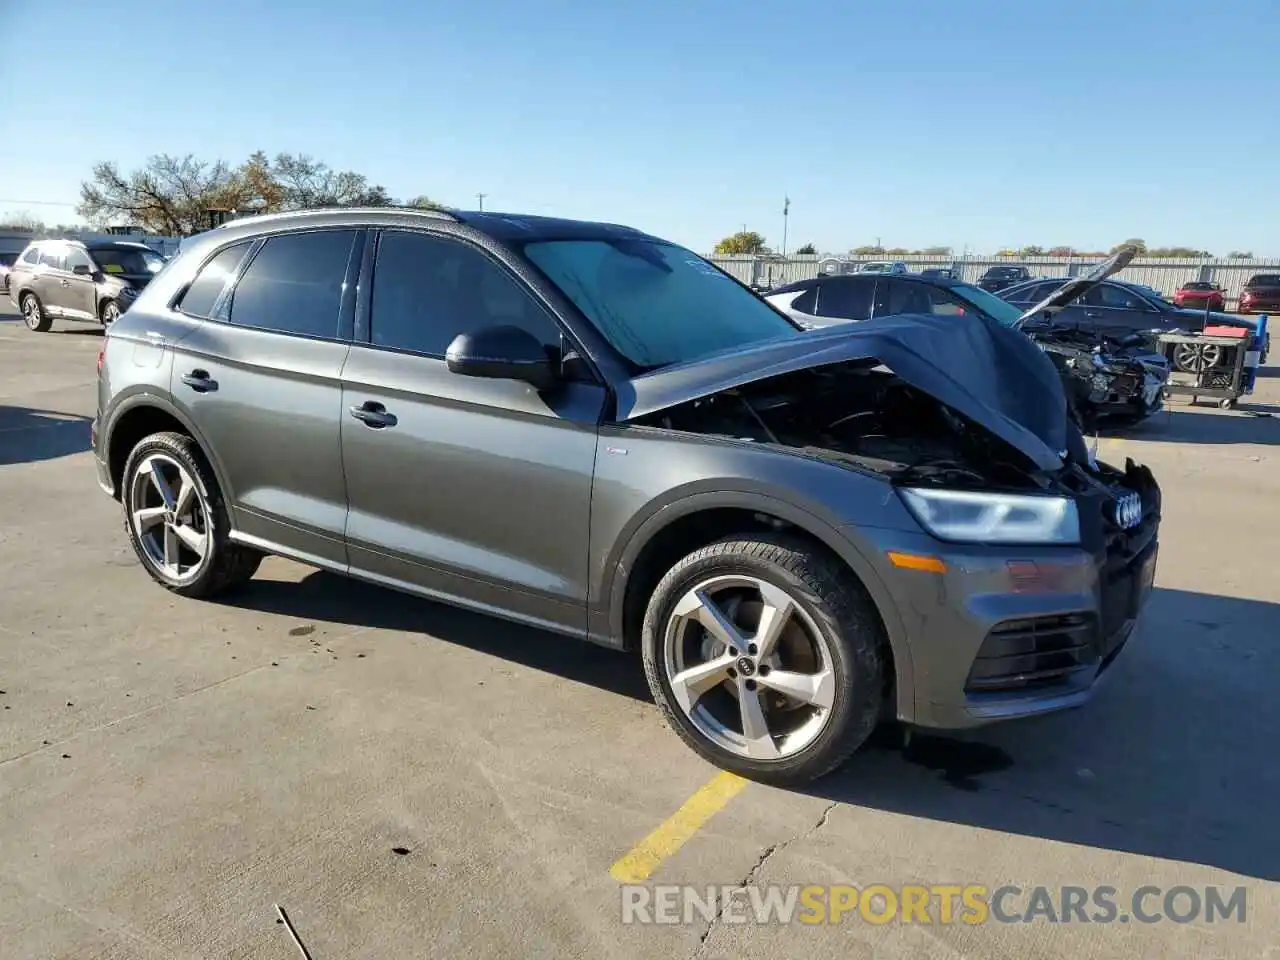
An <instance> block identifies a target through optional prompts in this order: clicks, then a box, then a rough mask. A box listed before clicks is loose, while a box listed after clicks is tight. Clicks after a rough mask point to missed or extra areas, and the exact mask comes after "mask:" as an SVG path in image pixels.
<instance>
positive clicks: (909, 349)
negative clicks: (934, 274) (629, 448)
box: [617, 314, 1067, 470]
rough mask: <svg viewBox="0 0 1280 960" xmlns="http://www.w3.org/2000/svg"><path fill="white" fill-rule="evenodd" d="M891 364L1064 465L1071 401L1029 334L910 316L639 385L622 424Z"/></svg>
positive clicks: (721, 358) (627, 400) (1039, 455)
mask: <svg viewBox="0 0 1280 960" xmlns="http://www.w3.org/2000/svg"><path fill="white" fill-rule="evenodd" d="M858 360H865V361H868V362H874V363H880V364H884V365H885V366H886V367H888V368H889V369H890V370H892V371H893V372H894V373H895V374H897V375H898V376H899V377H901V378H902V379H903V380H904V381H906V382H907V383H909V384H911V386H913V387H915V388H916V389H918V390H920V391H922V392H924V393H927V394H929V395H930V396H932V397H934V398H935V399H937V400H939V401H941V402H942V403H944V404H946V405H947V406H949V407H951V408H952V409H953V410H955V411H957V412H958V413H960V414H962V415H964V416H965V417H967V418H968V419H970V420H972V421H974V422H975V423H978V424H980V425H981V426H983V427H985V428H986V429H988V430H990V431H991V432H992V433H993V434H995V435H996V436H998V437H999V438H1000V439H1002V440H1004V441H1005V442H1007V443H1009V444H1010V445H1012V446H1013V447H1015V448H1017V449H1018V450H1020V451H1022V453H1024V454H1026V455H1027V457H1029V458H1030V459H1031V460H1032V461H1034V462H1035V464H1036V465H1037V466H1038V467H1039V468H1040V469H1043V470H1055V469H1057V468H1059V467H1061V466H1062V461H1063V457H1064V455H1065V451H1066V449H1067V401H1066V395H1065V393H1064V392H1063V388H1062V381H1061V379H1060V378H1059V376H1058V371H1057V369H1056V368H1055V367H1054V365H1053V362H1052V361H1051V360H1050V359H1049V358H1048V357H1046V356H1045V355H1044V353H1043V352H1042V351H1041V350H1040V348H1039V347H1037V346H1036V345H1035V344H1034V343H1032V341H1031V340H1030V339H1029V338H1028V337H1026V336H1025V335H1024V334H1022V333H1020V332H1018V331H1015V330H1008V329H1006V328H1004V327H1002V326H1000V325H999V324H998V323H995V322H994V321H992V320H988V319H987V318H985V317H981V316H977V315H973V314H966V315H964V316H947V317H945V318H944V317H933V316H925V315H912V314H903V315H900V316H893V317H883V318H878V319H874V320H868V321H865V322H863V323H852V324H842V325H840V326H836V327H829V328H823V329H819V330H815V331H811V332H808V333H797V335H796V336H794V337H783V338H780V339H776V340H768V341H765V342H763V343H757V344H751V345H749V346H747V347H743V348H740V349H737V350H730V351H725V352H722V353H717V354H713V355H711V356H709V357H705V358H703V359H701V360H697V361H692V362H690V363H682V364H678V365H675V366H670V367H664V368H662V369H660V370H655V371H653V372H652V373H646V374H642V375H640V376H637V377H634V378H632V379H631V380H630V381H628V383H627V385H626V386H625V387H623V388H621V389H620V390H619V396H618V414H617V416H618V420H620V421H627V420H635V419H637V418H639V417H644V416H647V415H649V414H652V413H657V412H658V411H661V410H665V409H668V408H670V407H675V406H678V405H679V404H682V403H686V402H688V401H690V400H696V399H698V398H700V397H705V396H709V395H710V394H713V393H718V392H719V391H721V390H727V389H730V388H732V387H739V386H743V385H744V384H747V383H752V382H755V381H758V380H766V379H768V378H769V377H776V376H779V375H781V374H784V373H792V372H795V371H797V370H805V369H809V368H812V367H820V366H824V365H826V364H832V363H844V362H848V361H858Z"/></svg>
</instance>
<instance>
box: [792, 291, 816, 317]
mask: <svg viewBox="0 0 1280 960" xmlns="http://www.w3.org/2000/svg"><path fill="white" fill-rule="evenodd" d="M817 305H818V285H817V284H814V285H813V286H812V287H810V288H809V289H808V290H806V291H805V292H804V293H802V294H800V296H798V297H796V298H795V299H794V300H792V301H791V309H792V310H799V311H800V312H801V313H807V314H809V316H811V317H813V316H817V314H815V313H814V312H813V311H814V308H815V307H816V306H817Z"/></svg>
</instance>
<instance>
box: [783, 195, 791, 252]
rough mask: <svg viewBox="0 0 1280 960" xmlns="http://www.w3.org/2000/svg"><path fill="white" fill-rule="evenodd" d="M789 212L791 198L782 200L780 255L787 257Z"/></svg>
mask: <svg viewBox="0 0 1280 960" xmlns="http://www.w3.org/2000/svg"><path fill="white" fill-rule="evenodd" d="M790 212H791V198H790V197H786V196H784V197H783V198H782V255H783V256H784V257H785V256H786V255H787V215H788V214H789V213H790Z"/></svg>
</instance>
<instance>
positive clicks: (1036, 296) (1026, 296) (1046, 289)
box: [1008, 280, 1063, 303]
mask: <svg viewBox="0 0 1280 960" xmlns="http://www.w3.org/2000/svg"><path fill="white" fill-rule="evenodd" d="M1062 283H1063V281H1061V280H1051V281H1049V282H1048V283H1033V284H1030V285H1028V286H1026V287H1023V288H1022V289H1021V290H1019V291H1018V292H1016V293H1012V294H1010V295H1009V297H1008V299H1009V300H1011V301H1012V302H1014V303H1039V302H1040V301H1041V300H1043V299H1044V298H1045V297H1047V296H1049V295H1050V294H1051V293H1053V292H1054V291H1055V290H1057V289H1058V288H1059V287H1061V286H1062Z"/></svg>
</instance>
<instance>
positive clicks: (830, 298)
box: [816, 277, 876, 320]
mask: <svg viewBox="0 0 1280 960" xmlns="http://www.w3.org/2000/svg"><path fill="white" fill-rule="evenodd" d="M875 289H876V281H875V280H874V279H873V278H867V279H860V278H857V277H848V278H843V277H842V278H840V279H838V280H828V281H827V282H826V283H824V284H823V285H822V291H821V292H820V293H819V294H818V312H817V314H816V315H817V316H819V317H831V318H833V319H837V320H866V319H868V318H869V317H870V316H871V296H872V294H873V293H874V292H875Z"/></svg>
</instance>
